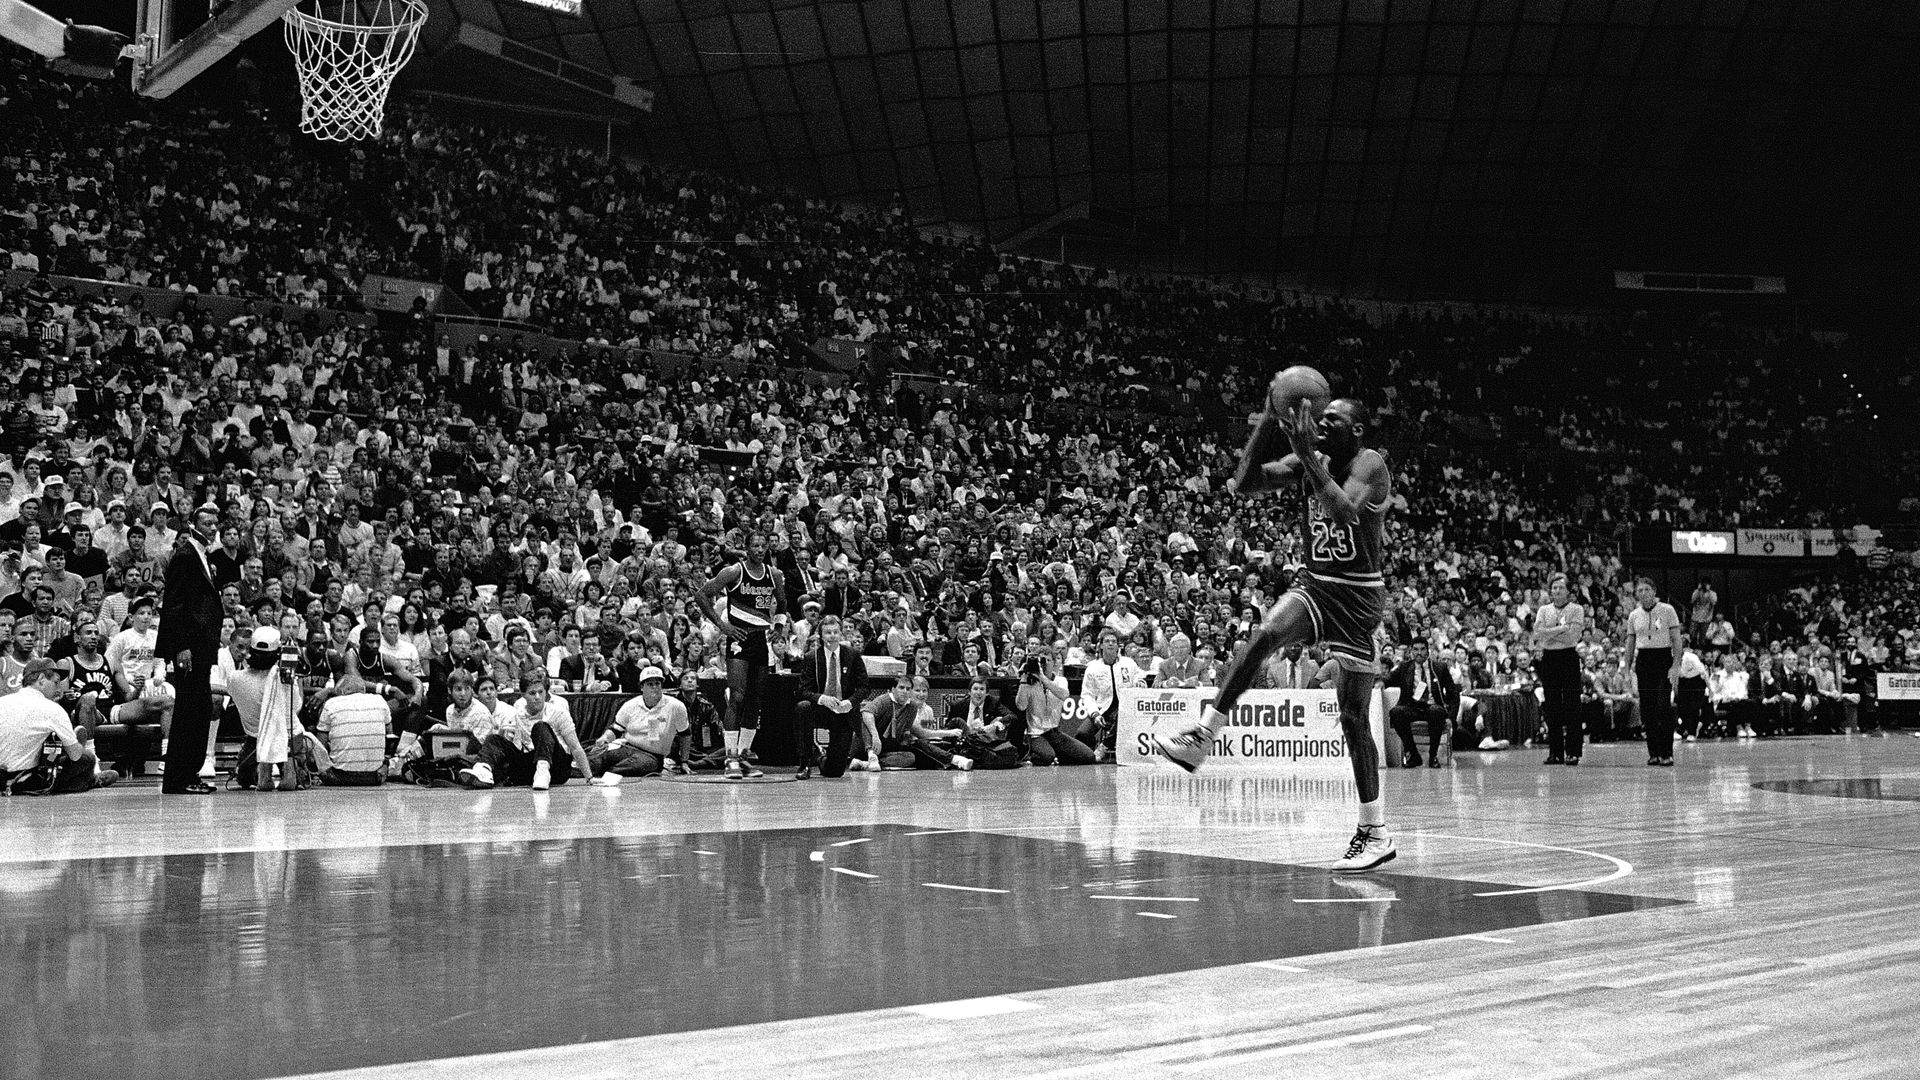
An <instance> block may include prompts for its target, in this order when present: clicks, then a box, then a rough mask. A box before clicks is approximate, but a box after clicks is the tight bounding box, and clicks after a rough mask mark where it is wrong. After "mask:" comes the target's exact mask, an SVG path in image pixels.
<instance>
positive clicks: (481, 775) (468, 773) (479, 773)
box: [456, 761, 493, 789]
mask: <svg viewBox="0 0 1920 1080" xmlns="http://www.w3.org/2000/svg"><path fill="white" fill-rule="evenodd" d="M456 775H458V776H459V778H460V782H461V783H463V784H465V785H467V786H468V787H470V788H475V789H485V788H490V787H492V786H493V766H491V765H489V764H487V763H486V762H484V761H482V762H479V763H478V764H474V765H469V766H467V767H466V768H464V769H461V770H460V772H459V773H458V774H456Z"/></svg>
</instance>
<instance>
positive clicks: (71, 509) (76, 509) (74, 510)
mask: <svg viewBox="0 0 1920 1080" xmlns="http://www.w3.org/2000/svg"><path fill="white" fill-rule="evenodd" d="M86 512H87V507H86V504H85V503H77V502H70V503H68V504H67V509H66V510H65V512H64V513H63V514H62V516H63V517H64V516H65V515H66V514H84V513H86Z"/></svg>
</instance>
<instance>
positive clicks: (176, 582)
mask: <svg viewBox="0 0 1920 1080" xmlns="http://www.w3.org/2000/svg"><path fill="white" fill-rule="evenodd" d="M219 524H220V511H219V508H217V507H215V506H212V505H206V506H202V507H200V508H199V509H197V510H195V511H194V512H193V513H192V514H189V515H188V516H187V521H186V525H187V527H186V528H185V529H183V530H182V531H181V535H180V539H179V542H178V543H176V544H175V545H174V548H173V555H172V557H171V558H169V559H168V560H167V577H166V584H165V587H164V589H163V590H162V592H161V594H160V630H159V634H158V637H157V638H156V641H155V650H154V651H156V652H158V653H159V654H160V655H161V656H163V657H166V658H168V659H169V661H171V663H172V667H173V683H174V692H175V696H176V700H175V703H174V710H173V733H172V737H171V739H170V740H169V742H168V745H167V771H166V775H165V776H164V777H162V779H161V782H160V791H161V793H162V794H166V795H211V794H213V792H214V787H213V785H212V784H208V783H206V782H204V781H202V780H201V779H200V766H201V764H202V763H203V762H204V761H205V760H206V756H207V735H208V731H207V727H208V725H209V724H211V723H212V721H213V717H214V712H213V692H212V690H211V689H210V688H209V687H208V684H207V677H208V674H209V673H210V672H211V671H212V670H213V665H214V663H215V661H216V658H217V656H218V654H219V652H220V644H221V643H220V618H221V614H222V612H221V610H220V590H219V589H218V588H216V587H215V586H214V583H213V567H212V565H211V564H210V563H209V562H208V561H207V546H208V545H209V544H211V543H212V542H213V536H214V530H215V529H217V528H218V527H219Z"/></svg>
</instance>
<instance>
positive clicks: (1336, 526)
mask: <svg viewBox="0 0 1920 1080" xmlns="http://www.w3.org/2000/svg"><path fill="white" fill-rule="evenodd" d="M1376 454H1377V452H1376V451H1373V450H1362V451H1360V453H1359V454H1358V455H1356V456H1355V458H1354V460H1353V461H1350V462H1348V463H1347V467H1346V468H1345V469H1343V470H1341V471H1339V472H1336V473H1334V474H1333V479H1334V482H1335V483H1338V484H1342V485H1344V484H1345V483H1346V482H1347V477H1348V476H1350V475H1352V472H1353V466H1354V464H1355V463H1357V462H1359V461H1360V460H1362V459H1364V458H1365V457H1367V456H1368V455H1376ZM1388 484H1389V485H1391V484H1392V480H1391V479H1389V480H1388ZM1301 490H1302V491H1303V492H1305V494H1306V499H1307V528H1306V534H1305V537H1304V539H1305V540H1306V544H1307V572H1308V573H1309V574H1312V575H1313V576H1314V577H1317V578H1319V579H1321V580H1322V581H1327V582H1339V583H1341V584H1346V585H1362V586H1369V585H1370V586H1380V585H1384V584H1385V581H1386V579H1385V577H1384V575H1383V571H1384V570H1385V568H1386V557H1385V549H1386V533H1387V525H1386V521H1387V502H1388V500H1389V499H1390V498H1391V497H1392V488H1391V486H1389V487H1388V489H1387V491H1385V492H1382V493H1381V495H1380V501H1379V502H1368V503H1363V504H1361V506H1360V512H1359V514H1358V515H1357V516H1356V517H1355V518H1354V520H1352V521H1350V522H1341V521H1337V520H1335V519H1334V518H1332V517H1330V516H1328V514H1327V512H1326V510H1325V509H1324V508H1323V507H1322V506H1321V505H1320V497H1319V496H1318V495H1317V494H1315V493H1314V491H1313V485H1312V481H1311V480H1306V481H1303V482H1302V484H1301Z"/></svg>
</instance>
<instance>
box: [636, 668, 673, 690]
mask: <svg viewBox="0 0 1920 1080" xmlns="http://www.w3.org/2000/svg"><path fill="white" fill-rule="evenodd" d="M649 680H658V681H660V682H666V681H667V673H666V672H664V671H661V670H660V669H659V668H657V667H644V668H641V669H640V685H642V686H645V685H646V684H647V682H648V681H649Z"/></svg>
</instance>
